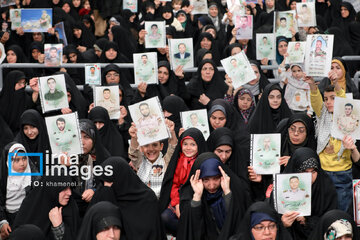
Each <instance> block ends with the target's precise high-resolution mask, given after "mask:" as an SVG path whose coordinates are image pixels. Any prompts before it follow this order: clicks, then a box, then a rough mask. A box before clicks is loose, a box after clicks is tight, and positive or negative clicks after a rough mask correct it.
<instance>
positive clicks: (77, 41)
mask: <svg viewBox="0 0 360 240" xmlns="http://www.w3.org/2000/svg"><path fill="white" fill-rule="evenodd" d="M72 29H73V30H74V29H80V30H81V36H80V38H76V37H75V35H74V40H73V42H72V43H73V44H74V45H75V46H76V47H78V46H83V47H86V50H89V49H90V48H93V46H94V43H95V41H96V38H95V36H94V34H92V32H91V31H90V30H89V29H88V28H87V27H85V25H84V24H83V23H82V22H76V23H74V24H73V26H72Z"/></svg>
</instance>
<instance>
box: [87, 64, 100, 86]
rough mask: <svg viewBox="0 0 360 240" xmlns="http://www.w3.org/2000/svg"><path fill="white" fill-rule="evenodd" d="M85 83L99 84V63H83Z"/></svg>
mask: <svg viewBox="0 0 360 240" xmlns="http://www.w3.org/2000/svg"><path fill="white" fill-rule="evenodd" d="M85 83H86V84H89V85H101V67H100V64H86V65H85Z"/></svg>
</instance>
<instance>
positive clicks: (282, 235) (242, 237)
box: [230, 202, 292, 240]
mask: <svg viewBox="0 0 360 240" xmlns="http://www.w3.org/2000/svg"><path fill="white" fill-rule="evenodd" d="M253 213H263V214H266V215H268V216H269V217H271V218H272V219H274V220H275V223H276V226H277V232H276V240H292V237H291V235H290V234H289V232H288V231H287V230H286V228H285V227H284V226H283V224H282V222H281V219H280V216H279V215H278V213H277V212H276V211H275V209H273V208H272V207H271V206H270V205H269V204H268V203H266V202H256V203H254V204H252V205H251V206H250V207H249V209H248V210H247V212H246V213H245V216H244V219H243V220H242V222H241V224H240V225H238V232H239V234H237V235H236V236H233V237H232V238H230V240H253V239H254V238H253V236H252V233H251V216H252V214H253Z"/></svg>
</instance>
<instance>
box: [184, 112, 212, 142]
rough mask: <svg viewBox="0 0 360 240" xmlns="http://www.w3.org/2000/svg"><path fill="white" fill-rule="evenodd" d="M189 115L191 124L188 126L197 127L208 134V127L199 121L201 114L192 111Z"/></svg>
mask: <svg viewBox="0 0 360 240" xmlns="http://www.w3.org/2000/svg"><path fill="white" fill-rule="evenodd" d="M189 117H190V123H191V125H189V126H188V128H197V129H199V130H200V131H201V132H202V133H203V135H204V136H206V134H208V130H207V127H206V125H205V124H204V123H200V122H199V116H198V115H197V113H191V114H190V116H189ZM188 128H187V129H188Z"/></svg>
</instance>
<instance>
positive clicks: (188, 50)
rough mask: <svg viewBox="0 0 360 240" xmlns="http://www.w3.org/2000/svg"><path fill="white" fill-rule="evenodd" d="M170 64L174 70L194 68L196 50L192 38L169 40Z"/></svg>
mask: <svg viewBox="0 0 360 240" xmlns="http://www.w3.org/2000/svg"><path fill="white" fill-rule="evenodd" d="M169 40H170V41H169V48H170V53H169V55H170V63H171V67H172V69H173V70H174V69H176V68H177V67H178V66H183V69H186V68H192V67H194V48H193V39H192V38H178V39H169Z"/></svg>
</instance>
